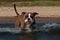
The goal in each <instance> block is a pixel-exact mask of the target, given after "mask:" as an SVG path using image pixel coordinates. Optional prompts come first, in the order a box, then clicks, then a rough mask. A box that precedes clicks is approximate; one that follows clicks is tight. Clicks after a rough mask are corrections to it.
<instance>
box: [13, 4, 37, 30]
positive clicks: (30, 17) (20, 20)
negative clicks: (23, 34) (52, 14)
mask: <svg viewBox="0 0 60 40" xmlns="http://www.w3.org/2000/svg"><path fill="white" fill-rule="evenodd" d="M14 10H15V12H16V14H17V17H16V22H15V27H17V28H22V29H27V30H28V31H31V28H30V26H32V25H33V24H34V23H35V16H36V15H37V14H38V13H36V12H22V13H21V15H19V13H18V12H17V10H16V5H15V4H14Z"/></svg>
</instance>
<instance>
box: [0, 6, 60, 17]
mask: <svg viewBox="0 0 60 40" xmlns="http://www.w3.org/2000/svg"><path fill="white" fill-rule="evenodd" d="M17 11H18V13H19V14H21V12H37V13H39V15H38V16H40V17H60V7H58V6H57V7H56V6H53V7H52V6H46V7H44V6H40V7H37V6H34V7H17ZM0 16H16V14H15V11H14V8H13V7H0Z"/></svg>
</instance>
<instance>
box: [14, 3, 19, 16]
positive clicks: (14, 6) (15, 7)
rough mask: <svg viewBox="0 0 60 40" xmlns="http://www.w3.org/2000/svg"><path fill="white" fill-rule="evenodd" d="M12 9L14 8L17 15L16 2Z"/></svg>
mask: <svg viewBox="0 0 60 40" xmlns="http://www.w3.org/2000/svg"><path fill="white" fill-rule="evenodd" d="M14 10H15V12H16V14H17V16H18V15H19V13H18V12H17V10H16V4H14Z"/></svg>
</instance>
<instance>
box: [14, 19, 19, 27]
mask: <svg viewBox="0 0 60 40" xmlns="http://www.w3.org/2000/svg"><path fill="white" fill-rule="evenodd" d="M19 25H20V24H19V21H18V20H16V22H15V28H19Z"/></svg>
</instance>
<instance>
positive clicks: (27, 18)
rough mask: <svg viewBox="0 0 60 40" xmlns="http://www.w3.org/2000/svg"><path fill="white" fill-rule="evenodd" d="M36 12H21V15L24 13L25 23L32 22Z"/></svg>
mask: <svg viewBox="0 0 60 40" xmlns="http://www.w3.org/2000/svg"><path fill="white" fill-rule="evenodd" d="M37 14H38V13H36V12H33V13H32V12H22V15H24V17H25V23H26V24H31V23H33V22H34V20H35V16H36V15H37Z"/></svg>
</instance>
